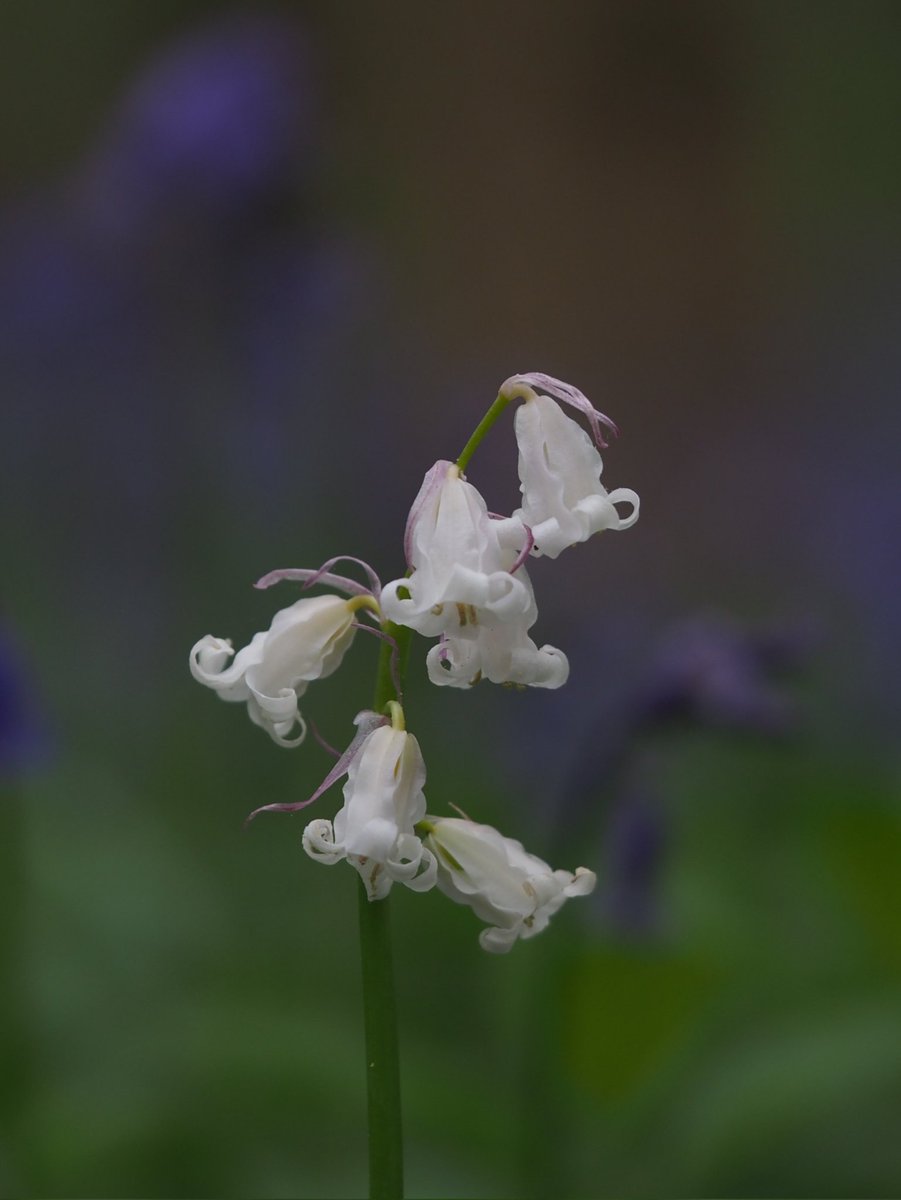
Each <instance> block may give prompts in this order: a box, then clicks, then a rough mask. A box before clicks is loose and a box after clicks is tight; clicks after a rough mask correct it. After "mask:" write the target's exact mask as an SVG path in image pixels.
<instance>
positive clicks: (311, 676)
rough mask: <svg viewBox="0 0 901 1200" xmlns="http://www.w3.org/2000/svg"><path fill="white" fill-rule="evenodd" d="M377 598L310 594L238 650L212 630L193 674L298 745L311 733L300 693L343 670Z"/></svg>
mask: <svg viewBox="0 0 901 1200" xmlns="http://www.w3.org/2000/svg"><path fill="white" fill-rule="evenodd" d="M375 603H376V602H375V600H374V599H373V597H371V596H368V595H365V596H354V597H352V598H351V599H350V600H345V599H344V598H343V597H341V596H331V595H328V596H311V597H305V598H304V599H301V600H298V601H296V602H295V603H294V604H292V605H290V607H288V608H283V609H282V610H281V611H280V612H277V613H276V614H275V616H274V617H273V619H272V624H271V625H270V626H269V628H268V629H267V630H264V631H263V632H261V633H256V634H254V636H253V638H252V640H251V641H250V643H249V644H248V645H246V646H244V647H243V648H242V649H241V650H239V651H238V652H237V654H235V651H234V649H233V647H232V643H231V642H230V641H229V640H227V639H225V638H218V637H214V636H213V635H212V634H207V635H206V637H202V638H201V639H200V641H198V642H196V643H195V645H194V646H193V647H192V649H191V657H190V665H191V674H192V675H193V676H194V678H195V679H196V680H197V681H198V682H199V683H202V684H204V685H205V686H206V687H209V688H212V689H213V690H214V691H215V692H217V693H218V695H219V696H220V697H221V699H223V700H231V701H243V702H245V703H246V704H247V712H248V715H249V716H250V719H251V720H252V721H253V722H254V724H255V725H260V726H262V728H263V729H265V730H266V731H267V733H268V734H269V735H270V737H271V738H272V740H273V741H274V742H277V743H278V745H280V746H288V747H290V746H297V745H299V744H300V743H301V742H302V741H303V739H304V737H305V736H306V725H305V723H304V720H303V718H302V717H301V715H300V712H299V710H298V707H297V702H298V700H299V698H300V697H301V696H302V695H303V694H304V692H305V691H306V689H307V686H308V685H309V683H311V682H312V681H313V680H315V679H324V678H325V677H326V676H328V675H331V674H332V672H333V671H336V670H337V669H338V667H339V666H340V665H341V661H342V659H343V658H344V655H345V654H346V653H347V650H348V648H349V647H350V644H351V642H352V641H353V636H354V632H355V628H356V614H357V612H358V610H359V609H360V608H361V607H367V606H368V607H371V606H373V605H375ZM233 656H234V657H233ZM229 660H232V661H231V662H230V661H229ZM295 730H297V732H295Z"/></svg>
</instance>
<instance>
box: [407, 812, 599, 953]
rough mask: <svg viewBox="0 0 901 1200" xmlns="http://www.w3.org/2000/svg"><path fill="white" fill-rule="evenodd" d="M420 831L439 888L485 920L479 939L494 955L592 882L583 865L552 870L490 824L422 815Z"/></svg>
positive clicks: (525, 935)
mask: <svg viewBox="0 0 901 1200" xmlns="http://www.w3.org/2000/svg"><path fill="white" fill-rule="evenodd" d="M419 832H420V833H422V834H423V840H424V842H425V845H426V847H427V848H428V849H429V850H431V851H432V853H433V854H434V856H435V859H436V861H437V863H438V887H439V888H440V889H441V891H442V892H444V893H445V895H447V896H449V897H450V898H451V900H455V901H456V902H457V903H458V904H466V905H468V906H469V907H470V908H471V909H472V910H473V912H474V913H475V914H476V916H478V917H480V918H481V919H482V920H483V921H485V922H487V924H488V926H489V928H488V929H484V930H483V931H482V933H481V934H480V936H479V942H480V944H481V946H482V949H483V950H489V951H490V952H491V953H493V954H505V953H506V952H507V951H508V950H509V949H510V948H511V946H512V945H513V943H514V942H515V941H516V940H517V938H530V937H534V936H535V935H536V934H537V933H541V931H542V930H543V929H546V928H547V925H548V922H549V921H550V919H551V917H552V916H553V915H554V913H555V912H557V911H558V909H560V908H561V907H562V906H563V904H564V903H565V902H566V900H567V899H568V898H569V897H570V896H586V895H588V893H589V892H591V891H592V890H593V888H594V886H595V883H596V882H597V879H596V877H595V874H594V872H593V871H589V870H587V869H586V868H585V867H578V868H577V869H576V871H575V872H572V871H553V870H552V869H551V868H550V867H549V866H548V865H547V863H546V862H543V861H542V860H541V859H540V858H538V857H536V856H535V855H534V854H529V853H528V852H527V851H526V850H524V849H523V847H522V844H521V843H520V842H517V841H514V839H513V838H508V837H504V836H503V834H501V833H499V832H498V831H497V830H496V829H494V828H493V827H492V826H491V825H478V824H476V822H475V821H469V820H466V819H460V818H457V817H426V819H425V821H423V822H422V824H421V825H420V826H419Z"/></svg>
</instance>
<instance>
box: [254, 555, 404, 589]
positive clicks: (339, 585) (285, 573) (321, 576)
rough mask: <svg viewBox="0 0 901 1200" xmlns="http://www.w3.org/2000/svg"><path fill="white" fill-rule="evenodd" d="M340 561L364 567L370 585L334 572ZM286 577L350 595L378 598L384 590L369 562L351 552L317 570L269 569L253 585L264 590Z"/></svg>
mask: <svg viewBox="0 0 901 1200" xmlns="http://www.w3.org/2000/svg"><path fill="white" fill-rule="evenodd" d="M339 562H352V563H356V564H357V566H359V567H362V568H363V570H364V571H365V572H366V575H367V576H368V578H369V587H365V586H364V585H363V584H362V583H357V581H356V580H355V579H348V578H347V576H346V575H334V574H332V573H331V570H330V568H331V567H333V566H334V565H335V563H339ZM286 579H290V580H293V581H294V582H299V583H303V585H304V589H306V588H309V587H312V586H313V585H314V584H316V583H324V584H325V585H326V586H327V587H333V588H336V589H337V590H338V591H340V592H347V594H348V595H350V596H375V598H376V599H378V598H379V596H380V595H381V591H382V582H381V580H380V579H379V577H378V575H376V573H375V571H374V570H373V569H372V567H370V565H369V563H367V562H364V561H363V559H362V558H354V557H353V555H351V554H338V555H336V556H335V557H334V558H330V559H329V560H328V562H324V563H323V564H322V566H321V567H318V568H317V569H316V570H313V569H312V568H310V567H285V568H283V569H282V570H278V571H269V572H268V573H267V574H266V575H264V576H263V577H262V578H261V579H258V580H257V581H256V583H255V584H254V585H253V586H254V587H255V588H260V589H261V590H262V589H264V588H269V587H272V585H273V584H274V583H281V582H282V581H283V580H286Z"/></svg>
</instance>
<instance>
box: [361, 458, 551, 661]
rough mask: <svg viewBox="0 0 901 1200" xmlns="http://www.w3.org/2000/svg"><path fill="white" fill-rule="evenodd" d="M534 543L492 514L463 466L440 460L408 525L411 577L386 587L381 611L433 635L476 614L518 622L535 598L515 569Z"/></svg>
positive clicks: (406, 538) (515, 524) (514, 522)
mask: <svg viewBox="0 0 901 1200" xmlns="http://www.w3.org/2000/svg"><path fill="white" fill-rule="evenodd" d="M529 542H530V539H529V534H528V531H527V530H526V529H525V528H524V527H523V525H522V523H521V522H520V521H517V520H514V519H512V518H510V517H507V518H501V519H497V520H493V519H492V518H491V517H490V516H489V515H488V509H487V506H486V504H485V501H484V500H483V498H482V496H481V495H480V494H479V492H478V491H477V490H476V488H474V487H473V485H472V484H471V483H468V482H467V481H466V480H465V479H464V478H463V476H462V474H461V473H460V470H459V468H458V467H457V466H455V465H454V464H453V463H451V462H446V461H440V462H437V463H435V465H434V467H432V469H431V470H430V471H428V472H427V474H426V476H425V479H424V480H423V483H422V487H421V488H420V490H419V494H418V495H417V497H416V499H415V500H414V502H413V507H412V508H411V509H410V515H409V517H408V519H407V528H406V533H405V535H404V549H405V551H406V556H407V563H408V565H409V566H410V568H411V569H412V574H411V575H410V576H409V578H403V579H395V580H394V581H393V582H392V583H389V584H387V585H386V587H385V589H384V591H383V592H382V597H381V604H382V611H383V612H384V614H385V616H387V617H388V618H389V619H390V620H392V621H395V622H396V623H397V624H398V625H408V626H409V627H410V628H411V629H415V630H416V631H417V632H418V633H421V634H424V635H425V636H427V637H436V636H437V635H439V634H441V633H444V632H445V631H446V630H448V629H452V628H454V627H455V626H456V625H459V624H461V623H465V622H466V620H467V618H468V616H469V617H470V618H471V616H472V615H473V614H474V613H476V612H478V613H480V614H485V615H487V616H490V617H493V618H495V619H497V620H507V619H509V618H512V617H515V616H519V615H521V614H523V613H525V612H526V611H527V610H528V608H529V605H530V603H531V602H532V598H531V595H530V592H529V589H528V588H527V587H526V585H525V584H524V582H523V580H522V578H521V577H517V575H516V573H515V570H514V568H515V567H516V566H517V565H518V560H519V559H520V556H521V555H522V553H523V548H524V547H525V546H526V544H527V543H529ZM404 593H405V594H404Z"/></svg>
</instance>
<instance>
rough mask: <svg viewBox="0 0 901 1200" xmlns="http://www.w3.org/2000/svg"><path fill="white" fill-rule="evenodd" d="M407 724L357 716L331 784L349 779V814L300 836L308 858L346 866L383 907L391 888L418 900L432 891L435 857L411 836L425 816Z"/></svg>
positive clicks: (421, 775) (415, 748) (421, 778)
mask: <svg viewBox="0 0 901 1200" xmlns="http://www.w3.org/2000/svg"><path fill="white" fill-rule="evenodd" d="M394 707H395V711H397V710H399V706H397V705H395V706H394ZM402 723H403V722H402V718H401V720H400V722H398V721H397V720H394V721H393V722H392V724H391V725H388V724H386V723H385V721H384V718H379V717H376V716H375V714H373V713H360V714H359V716H358V717H357V724H358V726H359V728H360V733H359V734H358V735H357V738H355V739H354V742H353V743H352V745H351V748H350V750H349V751H348V753H347V754H346V755H345V756H344V757H343V759H342V761H341V762H340V763H338V764H337V765H336V767H335V771H333V772H332V775H331V776H330V777H329V781H334V779H335V778H337V777H338V775H337V773H338V772H340V773H341V774H344V773H345V772H346V774H347V782H346V783H345V785H344V806H343V808H342V809H341V810H340V812H339V813H338V814H337V816H336V817H335V819H334V821H326V820H322V819H320V820H316V821H311V822H310V824H309V825H308V826H307V827H306V829H305V830H304V833H303V846H304V849H305V850H306V852H307V854H309V856H310V857H311V858H314V859H316V860H317V861H318V862H321V863H325V864H326V865H329V866H331V865H332V864H333V863H336V862H340V861H341V860H342V859H347V861H348V862H349V863H350V864H351V866H353V867H354V868H355V869H356V870H357V871H358V872H359V874H360V878H361V879H362V880H363V883H364V884H365V885H366V891H367V894H368V896H369V899H370V900H381V899H383V898H384V897H385V896H387V895H388V892H389V891H390V890H391V886H392V884H394V883H403V884H406V886H407V887H409V888H412V889H413V891H417V892H423V891H427V890H428V889H429V888H430V887H432V886H433V884H434V883H435V872H436V867H435V860H434V857H433V856H432V854H431V852H430V851H428V850H426V849H425V848H424V846H423V844H422V841H421V840H420V838H419V837H418V836H417V834H416V832H415V830H414V826H415V825H416V822H417V821H420V820H422V818H423V816H424V815H425V796H424V794H423V790H422V789H423V786H424V785H425V763H424V762H423V759H422V753H421V751H420V749H419V743H418V742H417V740H416V738H415V737H413V735H412V734H410V733H407V732H406V730H405V729H403V728H402V727H401V728H399V727H398V724H400V725H401V726H402ZM329 781H327V783H326V786H328V782H329ZM323 790H324V788H320V789H319V791H318V792H317V793H316V795H321V794H322V791H323Z"/></svg>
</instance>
